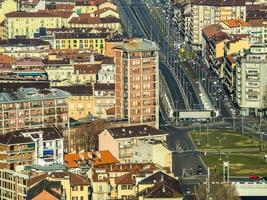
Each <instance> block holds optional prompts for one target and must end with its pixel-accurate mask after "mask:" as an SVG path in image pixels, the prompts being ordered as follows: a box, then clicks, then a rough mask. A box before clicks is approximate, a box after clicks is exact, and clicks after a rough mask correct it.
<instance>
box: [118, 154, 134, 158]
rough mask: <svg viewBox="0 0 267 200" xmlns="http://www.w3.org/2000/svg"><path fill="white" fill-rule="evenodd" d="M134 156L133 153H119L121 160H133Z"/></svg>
mask: <svg viewBox="0 0 267 200" xmlns="http://www.w3.org/2000/svg"><path fill="white" fill-rule="evenodd" d="M132 156H133V154H132V153H119V158H131V157H132Z"/></svg>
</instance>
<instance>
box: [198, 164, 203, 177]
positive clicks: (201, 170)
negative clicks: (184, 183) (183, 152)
mask: <svg viewBox="0 0 267 200" xmlns="http://www.w3.org/2000/svg"><path fill="white" fill-rule="evenodd" d="M202 174H203V169H202V166H201V165H198V166H197V175H202Z"/></svg>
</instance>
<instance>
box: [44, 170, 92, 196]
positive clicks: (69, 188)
mask: <svg viewBox="0 0 267 200" xmlns="http://www.w3.org/2000/svg"><path fill="white" fill-rule="evenodd" d="M48 179H49V180H54V181H60V182H61V185H62V187H63V191H64V193H65V196H66V200H73V199H79V200H80V199H84V200H86V199H88V196H89V186H90V183H89V180H87V178H86V177H84V176H81V175H78V174H74V173H69V172H56V173H53V174H51V176H50V177H49V178H48Z"/></svg>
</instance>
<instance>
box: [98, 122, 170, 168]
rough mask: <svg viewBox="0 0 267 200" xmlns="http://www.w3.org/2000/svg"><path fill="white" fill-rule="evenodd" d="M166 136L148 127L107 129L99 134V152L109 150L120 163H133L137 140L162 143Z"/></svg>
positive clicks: (134, 126) (136, 126)
mask: <svg viewBox="0 0 267 200" xmlns="http://www.w3.org/2000/svg"><path fill="white" fill-rule="evenodd" d="M166 135H167V134H166V133H165V132H163V131H161V130H159V129H156V128H154V127H152V126H148V125H132V126H125V127H116V128H109V129H106V130H104V131H103V132H102V133H101V134H99V150H109V151H110V152H111V153H112V155H114V156H115V157H116V158H117V159H118V160H119V161H120V162H122V163H133V157H134V156H133V154H134V151H133V149H134V145H137V143H138V141H139V139H158V140H160V141H164V140H166ZM106 141H109V142H106Z"/></svg>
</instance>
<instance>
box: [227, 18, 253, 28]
mask: <svg viewBox="0 0 267 200" xmlns="http://www.w3.org/2000/svg"><path fill="white" fill-rule="evenodd" d="M223 23H224V24H226V25H227V26H228V27H230V28H234V27H244V26H250V24H249V22H246V21H244V20H242V19H229V20H225V21H223Z"/></svg>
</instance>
